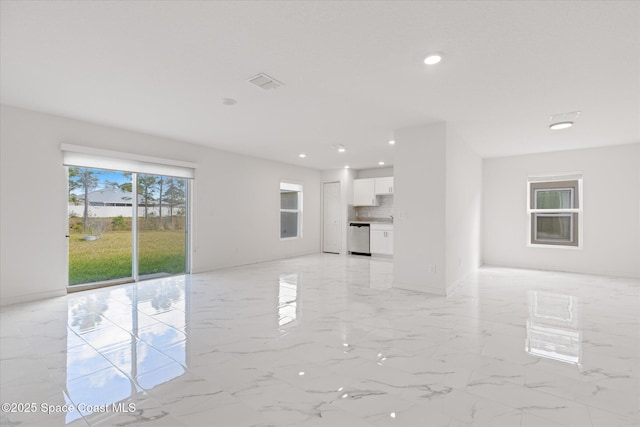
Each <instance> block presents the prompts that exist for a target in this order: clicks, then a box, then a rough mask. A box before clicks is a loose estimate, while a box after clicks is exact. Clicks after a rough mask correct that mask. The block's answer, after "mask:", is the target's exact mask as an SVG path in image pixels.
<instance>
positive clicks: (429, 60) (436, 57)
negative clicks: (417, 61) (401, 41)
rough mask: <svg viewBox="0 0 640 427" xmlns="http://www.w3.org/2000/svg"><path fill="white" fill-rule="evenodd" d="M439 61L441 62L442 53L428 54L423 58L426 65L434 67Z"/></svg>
mask: <svg viewBox="0 0 640 427" xmlns="http://www.w3.org/2000/svg"><path fill="white" fill-rule="evenodd" d="M440 61H442V53H440V52H434V53H430V54H429V55H427V57H426V58H424V63H425V64H427V65H435V64H437V63H438V62H440Z"/></svg>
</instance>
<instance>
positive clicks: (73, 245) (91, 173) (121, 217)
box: [69, 167, 133, 285]
mask: <svg viewBox="0 0 640 427" xmlns="http://www.w3.org/2000/svg"><path fill="white" fill-rule="evenodd" d="M131 180H132V177H131V174H126V173H124V172H121V171H107V170H103V169H92V168H77V167H70V168H69V285H78V284H85V283H95V282H106V281H126V280H127V279H128V280H132V279H133V269H132V265H133V251H132V247H133V243H132V242H133V239H132V237H133V236H132V231H131V230H132V219H133V197H132V195H131Z"/></svg>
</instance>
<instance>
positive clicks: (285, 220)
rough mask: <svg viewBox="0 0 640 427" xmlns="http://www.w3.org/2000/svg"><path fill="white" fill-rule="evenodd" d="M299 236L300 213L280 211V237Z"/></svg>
mask: <svg viewBox="0 0 640 427" xmlns="http://www.w3.org/2000/svg"><path fill="white" fill-rule="evenodd" d="M297 236H298V213H297V212H280V237H281V238H286V237H297Z"/></svg>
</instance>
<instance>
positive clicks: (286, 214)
mask: <svg viewBox="0 0 640 427" xmlns="http://www.w3.org/2000/svg"><path fill="white" fill-rule="evenodd" d="M300 237H302V185H300V184H291V183H288V182H281V183H280V238H281V239H297V238H300Z"/></svg>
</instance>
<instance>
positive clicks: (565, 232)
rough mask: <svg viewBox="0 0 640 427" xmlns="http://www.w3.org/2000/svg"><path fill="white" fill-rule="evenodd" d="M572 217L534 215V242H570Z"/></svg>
mask: <svg viewBox="0 0 640 427" xmlns="http://www.w3.org/2000/svg"><path fill="white" fill-rule="evenodd" d="M572 226H573V216H572V215H543V214H537V215H536V240H547V241H556V242H570V241H571V228H572Z"/></svg>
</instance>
